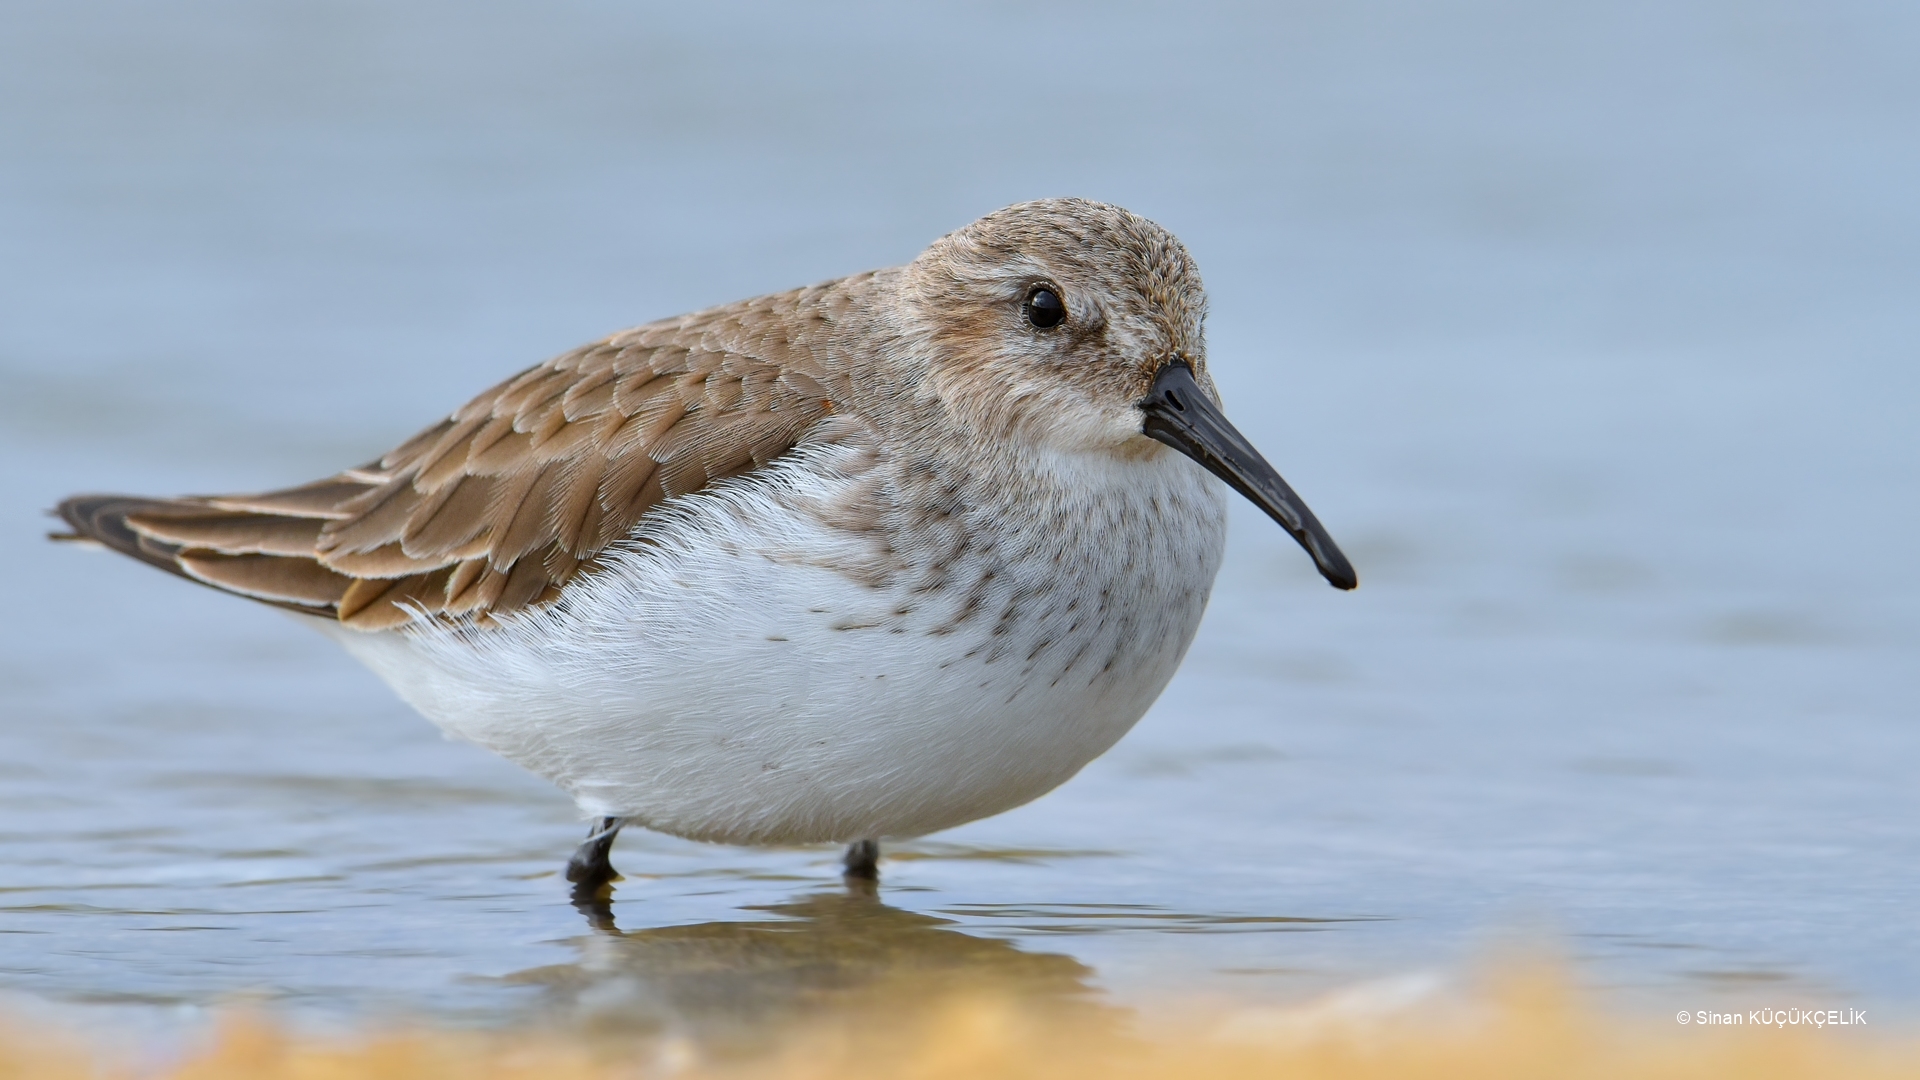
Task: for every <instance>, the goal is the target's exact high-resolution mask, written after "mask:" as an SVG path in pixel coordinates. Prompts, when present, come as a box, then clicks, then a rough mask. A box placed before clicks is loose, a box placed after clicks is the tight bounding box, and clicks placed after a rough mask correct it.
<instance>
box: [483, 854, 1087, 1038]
mask: <svg viewBox="0 0 1920 1080" xmlns="http://www.w3.org/2000/svg"><path fill="white" fill-rule="evenodd" d="M576 906H578V907H579V908H580V909H581V912H582V913H583V914H584V915H586V917H587V921H588V924H589V925H590V926H591V927H592V929H593V931H594V932H593V933H592V934H589V935H586V936H583V937H581V938H578V939H576V940H575V941H573V942H572V943H571V944H572V945H573V946H574V947H575V948H576V949H578V951H579V960H578V962H576V963H573V964H559V965H554V966H550V967H540V968H534V969H531V970H528V971H523V972H519V973H517V974H514V975H510V976H508V977H507V981H509V982H512V983H518V984H522V985H533V986H539V987H543V988H544V989H545V991H546V993H545V995H544V996H543V1000H542V1003H541V1006H540V1011H541V1012H542V1013H543V1014H545V1015H542V1016H541V1017H540V1019H541V1020H543V1021H545V1022H549V1023H553V1022H557V1023H560V1024H563V1025H581V1026H585V1027H588V1028H591V1029H592V1030H594V1031H595V1033H597V1034H612V1035H620V1034H627V1033H631V1034H634V1035H652V1034H659V1033H663V1032H666V1033H674V1034H681V1035H687V1036H691V1037H693V1038H696V1039H698V1040H700V1041H701V1042H702V1043H705V1044H718V1045H722V1046H731V1047H741V1048H744V1047H748V1046H751V1045H753V1044H757V1043H759V1042H763V1041H765V1040H767V1039H770V1038H773V1037H774V1036H775V1035H776V1034H777V1033H779V1032H783V1031H786V1030H789V1025H791V1024H793V1023H794V1022H796V1021H802V1020H808V1019H813V1018H818V1017H824V1016H829V1015H831V1016H833V1017H836V1018H839V1019H842V1020H851V1021H852V1022H854V1023H858V1022H859V1018H860V1017H861V1016H863V1015H869V1014H872V1013H876V1012H879V1011H881V1010H884V1011H885V1012H886V1014H887V1015H888V1016H889V1017H892V1018H894V1020H895V1021H896V1022H897V1020H898V1018H900V1017H901V1016H902V1015H903V1014H910V1013H912V1012H914V1011H915V1010H918V1009H920V1008H923V1007H924V1008H932V1007H935V1006H938V1005H940V1004H942V1003H945V1002H949V1001H951V1000H953V998H954V997H955V996H956V995H980V996H990V997H992V998H994V999H995V1000H1000V1001H1009V1000H1011V1001H1013V1002H1016V1003H1018V1005H1019V1006H1020V1007H1021V1008H1022V1010H1023V1011H1027V1010H1041V1011H1057V1012H1058V1013H1059V1014H1060V1015H1061V1018H1062V1019H1066V1018H1067V1017H1068V1016H1069V1015H1070V1016H1071V1017H1072V1018H1074V1019H1075V1020H1077V1021H1078V1022H1079V1023H1082V1024H1087V1023H1105V1022H1112V1021H1115V1020H1117V1019H1118V1018H1119V1017H1120V1016H1121V1015H1122V1013H1121V1010H1119V1009H1116V1008H1113V1007H1111V1006H1108V1005H1105V1004H1103V1003H1101V1002H1099V1001H1098V1000H1096V999H1095V998H1094V996H1093V995H1094V991H1093V990H1092V989H1091V988H1090V987H1089V986H1088V985H1087V980H1088V979H1089V977H1090V976H1092V974H1093V969H1091V968H1089V967H1087V966H1086V965H1084V964H1082V963H1080V962H1079V961H1077V960H1075V959H1073V958H1072V957H1069V956H1064V955H1060V954H1057V953H1034V952H1026V951H1023V950H1021V949H1019V948H1017V947H1015V946H1014V945H1012V944H1009V943H1008V942H1005V941H1000V940H997V939H994V938H985V937H976V936H974V935H972V934H966V933H962V932H960V931H958V930H955V929H952V927H953V926H954V925H955V924H954V923H952V922H951V921H949V920H946V919H940V918H936V917H934V916H931V915H923V914H919V913H917V912H911V911H902V910H901V909H899V908H895V907H890V906H888V905H887V904H885V903H883V902H882V901H881V900H880V898H879V893H878V889H877V888H876V887H875V885H874V883H873V882H871V881H863V880H860V879H857V878H851V877H849V878H848V879H847V880H846V887H845V889H844V890H828V891H821V892H815V893H810V894H804V895H801V896H800V897H798V898H796V899H794V900H792V901H790V902H787V903H780V904H770V905H766V906H764V907H759V908H754V909H750V910H757V911H764V912H766V913H767V914H768V916H769V917H768V918H766V919H759V920H752V921H738V922H734V921H728V922H706V923H694V924H691V925H682V926H660V927H653V928H650V929H645V930H634V931H623V930H621V929H620V928H619V927H618V926H616V925H615V922H614V913H613V909H612V906H611V904H610V903H609V902H608V899H607V898H606V896H605V894H602V896H600V897H598V898H589V897H582V898H579V899H577V900H576Z"/></svg>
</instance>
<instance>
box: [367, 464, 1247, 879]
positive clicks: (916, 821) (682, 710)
mask: <svg viewBox="0 0 1920 1080" xmlns="http://www.w3.org/2000/svg"><path fill="white" fill-rule="evenodd" d="M852 455H854V451H851V450H847V449H845V448H834V447H823V448H815V449H811V450H807V451H802V452H796V453H794V454H790V455H788V456H787V457H785V458H783V459H781V461H780V462H778V463H776V464H775V465H773V466H772V467H770V468H767V469H763V470H758V471H756V472H755V473H754V474H753V475H752V476H751V477H750V478H743V479H742V480H738V481H732V482H728V483H726V484H723V485H721V486H719V487H717V488H715V489H712V490H709V491H707V492H704V493H701V494H697V495H691V496H686V497H682V498H680V499H677V500H675V501H674V502H673V503H672V504H671V505H670V506H668V507H666V508H664V509H663V511H661V512H656V513H655V514H652V515H649V517H648V519H647V521H646V522H645V523H643V525H642V528H641V529H640V530H639V531H638V532H637V533H636V535H635V538H634V539H633V540H632V541H630V542H629V543H627V544H625V545H624V546H623V547H621V548H620V549H619V550H618V551H617V552H615V553H613V554H612V556H611V557H610V558H606V559H605V560H603V565H602V567H601V568H600V569H599V570H597V571H596V572H594V573H593V574H592V575H590V576H588V577H585V578H583V579H580V580H578V581H576V582H574V583H573V584H572V585H570V586H568V588H567V589H566V591H565V593H564V594H563V596H562V597H561V599H560V601H558V602H557V603H555V604H553V605H550V606H548V607H546V608H543V609H538V610H534V611H530V612H525V613H520V614H515V615H509V616H506V617H505V618H503V619H501V620H500V623H499V624H498V625H496V626H490V627H466V628H448V627H444V626H431V625H429V626H420V627H415V628H412V629H407V630H401V631H388V632H385V633H380V634H362V633H354V632H351V631H335V636H336V637H338V638H339V639H340V640H342V642H343V643H345V644H346V645H347V646H348V648H349V649H350V650H352V652H353V653H354V654H355V655H357V656H358V657H359V658H360V659H361V660H363V661H365V662H366V663H367V664H368V665H369V666H371V667H372V668H373V669H374V670H375V671H376V672H378V673H379V674H380V675H381V676H382V677H383V678H385V679H386V680H387V681H388V682H389V683H390V684H392V685H393V686H394V688H395V689H396V690H397V691H399V693H400V694H401V696H403V697H404V698H405V699H406V700H407V701H408V702H410V703H411V704H412V705H413V706H414V707H415V708H417V709H419V710H420V711H421V712H422V713H424V714H425V715H426V716H428V717H429V718H431V719H432V720H433V721H434V722H436V723H437V724H439V725H440V726H441V727H442V728H444V729H446V730H447V731H448V732H450V733H452V734H454V735H457V736H459V737H462V738H465V739H469V740H471V741H473V742H476V743H479V744H481V745H482V746H486V747H488V748H490V749H492V750H494V751H496V752H498V753H500V754H501V755H503V756H505V757H507V758H509V759H510V760H513V761H515V762H517V763H519V764H521V765H523V766H525V767H526V768H528V769H531V770H533V771H534V772H536V773H539V774H541V775H543V776H546V777H548V778H549V779H551V780H553V781H554V782H555V783H557V784H559V785H560V786H561V787H562V788H564V789H565V790H567V791H568V792H569V793H571V794H572V795H573V796H574V798H575V799H576V800H577V801H578V803H579V805H580V807H581V808H582V810H583V811H584V812H586V813H587V814H590V815H607V816H623V817H628V818H630V819H631V820H632V821H633V822H634V823H636V824H641V825H645V826H647V827H649V828H653V829H658V830H661V831H663V832H668V833H674V834H678V835H681V836H688V837H693V838H696V839H706V840H720V841H729V842H735V843H795V842H822V841H849V840H857V839H866V838H883V837H897V836H913V835H919V834H923V833H927V832H932V831H934V830H937V829H943V828H947V827H950V826H953V825H958V824H961V823H963V822H966V821H971V820H974V819H976V818H980V817H984V816H987V815H989V814H994V813H998V812H1000V811H1002V810H1006V809H1009V808H1011V807H1014V806H1018V805H1020V804H1021V803H1024V802H1027V801H1029V800H1031V799H1034V798H1037V797H1038V796H1040V795H1042V794H1044V793H1046V792H1047V791H1049V790H1051V789H1052V788H1054V787H1055V786H1057V785H1059V784H1060V783H1062V782H1063V781H1065V780H1066V779H1067V778H1069V777H1071V776H1072V775H1073V774H1074V773H1075V772H1077V771H1078V770H1079V769H1080V768H1081V767H1082V766H1084V765H1085V764H1086V763H1087V762H1089V761H1091V760H1093V758H1095V757H1097V756H1098V755H1099V754H1101V753H1102V752H1104V751H1105V750H1106V749H1107V748H1108V747H1110V746H1112V745H1113V743H1114V742H1115V741H1116V740H1118V739H1119V738H1120V736H1122V735H1123V734H1125V733H1126V731H1127V730H1128V729H1129V728H1131V727H1132V726H1133V724H1134V723H1135V722H1136V721H1137V720H1139V718H1140V717H1141V715H1142V714H1143V713H1145V711H1146V709H1147V707H1148V706H1149V705H1151V704H1152V702H1153V700H1154V699H1155V698H1156V697H1157V696H1158V695H1159V693H1160V691H1161V689H1162V688H1163V687H1164V686H1165V685H1166V683H1167V681H1168V680H1169V679H1170V678H1171V677H1172V676H1173V672H1174V669H1175V668H1176V667H1177V666H1178V665H1179V662H1180V658H1181V656H1182V655H1183V654H1184V653H1185V651H1186V648H1187V645H1188V643H1189V642H1190V641H1191V640H1192V638H1193V634H1194V631H1195V629H1196V628H1197V627H1198V625H1199V621H1200V617H1201V613H1202V611H1203V609H1204V607H1205V604H1206V597H1207V592H1208V590H1209V588H1210V587H1211V586H1212V583H1213V578H1214V575H1215V573H1216V572H1217V571H1218V569H1219V566H1220V558H1221V553H1222V549H1223V547H1224V542H1225V532H1226V507H1225V499H1224V497H1223V496H1222V493H1221V492H1220V491H1219V490H1218V485H1217V483H1216V482H1215V481H1213V480H1212V479H1211V478H1209V477H1207V476H1206V475H1205V474H1204V473H1203V472H1201V470H1200V469H1199V468H1198V467H1197V466H1195V465H1194V464H1192V463H1191V462H1189V461H1187V460H1185V459H1184V458H1181V457H1179V456H1178V455H1175V454H1173V453H1171V452H1166V453H1153V452H1149V453H1147V454H1145V455H1142V456H1141V457H1138V458H1134V459H1126V460H1123V459H1119V458H1108V457H1100V456H1093V455H1088V456H1084V457H1076V458H1073V459H1059V460H1054V461H1049V462H1044V463H1040V464H1039V465H1037V466H1036V467H1035V469H1034V470H1031V471H1030V473H1029V474H1028V475H1027V476H1026V477H1025V486H1024V487H1023V488H1022V489H1021V490H1020V491H1019V493H1018V494H1019V498H1018V499H1011V498H1009V500H1008V504H1007V505H1005V506H1002V507H1000V508H999V509H995V508H994V505H993V502H992V499H993V498H994V493H993V492H992V491H983V492H975V493H972V496H971V499H970V501H971V506H970V508H969V509H968V511H967V513H966V517H965V522H964V527H965V529H966V531H967V537H966V542H965V543H962V544H958V545H954V544H948V545H946V546H944V547H941V548H939V550H938V552H936V551H934V550H933V549H932V548H931V547H929V548H928V549H926V550H919V549H917V548H916V547H915V545H914V544H913V543H911V542H910V540H909V542H904V543H903V542H902V540H901V534H899V533H898V532H896V533H894V534H887V533H886V532H885V530H875V529H857V528H848V527H846V526H845V525H844V524H842V523H839V522H837V521H836V520H835V515H834V514H833V513H831V512H828V510H823V508H832V507H834V506H836V505H840V504H842V503H844V502H845V501H847V500H849V499H851V498H853V497H854V495H855V493H856V489H858V488H859V487H860V485H862V484H865V483H869V481H870V479H871V478H870V477H863V475H862V474H861V472H860V470H859V469H858V468H857V467H855V466H854V465H852V464H850V462H851V461H852ZM869 486H870V484H869ZM1002 494H1008V493H1007V492H1004V491H1003V492H1002ZM937 560H945V562H944V563H939V562H937Z"/></svg>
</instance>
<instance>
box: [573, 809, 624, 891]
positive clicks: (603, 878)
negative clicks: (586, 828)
mask: <svg viewBox="0 0 1920 1080" xmlns="http://www.w3.org/2000/svg"><path fill="white" fill-rule="evenodd" d="M626 823H627V819H626V818H617V817H604V818H601V819H600V822H599V824H597V825H595V826H594V827H593V831H592V832H590V833H588V834H587V838H586V839H585V840H582V841H581V842H580V846H579V847H578V848H576V849H575V850H574V853H573V858H571V859H568V860H567V880H568V881H571V882H573V884H574V892H575V893H579V892H581V891H583V890H584V891H588V892H592V891H597V890H599V889H600V888H601V887H603V886H605V885H607V884H609V883H611V882H612V881H613V879H614V878H617V877H619V876H620V873H619V871H617V870H615V869H614V868H613V864H612V863H611V862H608V861H607V853H608V852H610V851H612V850H613V838H614V837H616V836H618V835H620V826H622V825H625V824H626Z"/></svg>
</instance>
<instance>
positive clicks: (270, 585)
mask: <svg viewBox="0 0 1920 1080" xmlns="http://www.w3.org/2000/svg"><path fill="white" fill-rule="evenodd" d="M55 512H56V513H58V514H59V515H60V518H61V520H63V521H65V522H66V523H67V526H68V527H69V528H71V529H72V530H73V531H72V532H71V533H50V534H48V535H49V538H50V539H54V540H66V541H91V542H93V543H97V544H100V545H101V546H103V547H106V548H108V549H109V550H112V551H117V552H119V553H120V554H122V555H128V556H131V557H133V558H135V559H139V560H140V561H141V562H143V563H146V564H147V565H148V566H153V567H157V568H159V569H161V570H165V571H166V572H167V573H169V574H172V575H174V576H175V577H180V578H184V579H186V580H188V581H191V582H193V583H195V584H197V585H209V586H212V587H213V588H216V589H220V590H222V591H224V592H231V593H236V594H239V595H241V596H246V597H248V598H250V599H253V600H259V601H261V602H263V603H268V604H273V605H274V606H276V607H282V608H286V609H287V610H289V611H298V612H302V613H304V614H308V615H319V616H324V617H327V618H332V617H334V615H335V612H336V610H337V605H338V602H339V599H340V596H341V595H342V594H343V593H345V592H346V589H347V587H348V585H349V584H351V581H352V579H350V578H347V577H345V576H344V575H340V574H336V573H334V572H332V571H330V570H327V569H326V568H324V567H322V566H320V565H319V564H318V563H317V562H315V561H314V559H313V556H312V555H310V554H309V555H306V556H304V557H302V556H300V555H297V554H294V553H292V552H291V551H289V552H287V553H286V554H285V555H284V556H282V555H280V554H277V553H276V554H251V553H248V554H239V553H229V552H225V551H221V550H219V548H218V547H214V546H212V545H203V544H197V543H192V540H193V539H198V537H194V536H193V533H192V531H191V530H190V529H189V528H187V527H186V526H188V525H189V524H195V525H197V524H200V522H201V521H204V519H206V518H208V517H212V516H219V515H220V514H221V511H220V510H218V509H216V508H213V507H210V506H208V505H207V504H206V503H205V502H204V501H202V500H198V499H146V498H141V497H139V496H133V495H75V496H73V497H72V498H69V499H65V500H62V501H61V503H60V505H59V506H58V507H57V508H56V511H55ZM143 518H144V519H149V520H152V521H154V522H156V523H163V522H167V521H170V520H174V521H179V522H180V523H181V527H179V528H175V529H167V528H164V527H163V528H158V529H153V528H147V529H141V528H136V527H135V525H134V523H133V522H132V521H130V519H136V520H137V519H143ZM181 540H187V541H188V542H187V543H181V542H177V541H181Z"/></svg>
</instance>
